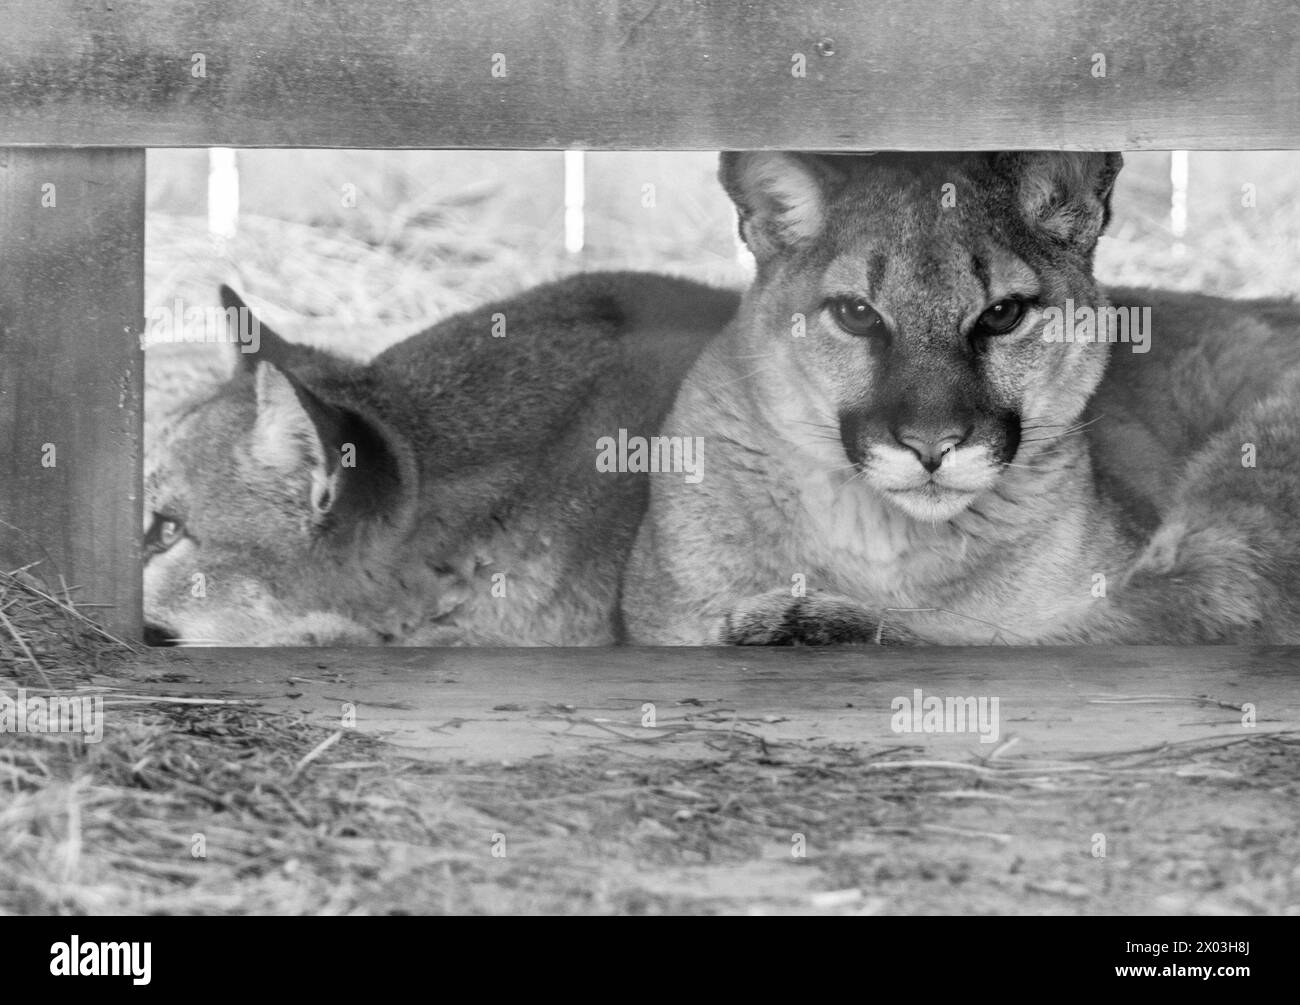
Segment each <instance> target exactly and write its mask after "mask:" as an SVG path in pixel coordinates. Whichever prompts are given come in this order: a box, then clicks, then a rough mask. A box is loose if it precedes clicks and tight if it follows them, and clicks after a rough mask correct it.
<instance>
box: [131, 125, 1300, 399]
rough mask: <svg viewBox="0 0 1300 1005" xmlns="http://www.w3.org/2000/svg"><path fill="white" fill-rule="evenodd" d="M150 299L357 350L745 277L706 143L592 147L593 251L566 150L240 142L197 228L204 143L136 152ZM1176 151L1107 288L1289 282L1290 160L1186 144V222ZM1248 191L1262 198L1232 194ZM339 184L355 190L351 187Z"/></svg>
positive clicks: (1146, 184) (152, 355)
mask: <svg viewBox="0 0 1300 1005" xmlns="http://www.w3.org/2000/svg"><path fill="white" fill-rule="evenodd" d="M148 157H149V159H148V201H147V206H148V211H149V212H148V216H147V233H146V259H147V262H146V286H145V294H146V308H147V310H151V309H152V308H153V307H155V306H157V305H159V304H169V303H171V302H172V300H173V298H175V297H178V296H179V297H181V298H182V299H183V300H184V301H185V303H186V304H187V305H199V306H203V305H208V304H215V303H216V290H217V286H218V285H219V284H220V283H221V282H230V283H232V284H233V285H235V286H237V288H239V289H240V290H241V291H243V292H244V293H246V294H247V295H248V297H249V300H250V303H251V304H253V306H254V307H255V308H256V309H258V310H259V311H260V312H261V314H262V317H263V320H265V321H266V322H267V323H268V324H270V325H271V326H272V327H276V328H278V329H280V330H281V331H282V332H284V333H285V334H287V335H288V336H289V337H291V338H295V339H297V340H300V341H307V342H312V343H314V344H320V345H327V346H330V347H332V348H334V349H336V350H338V351H340V352H344V353H347V354H350V355H354V356H357V357H360V358H365V357H369V356H371V355H373V354H374V353H377V352H379V351H381V350H382V349H384V348H385V347H386V346H388V345H390V344H392V343H393V342H394V341H397V340H399V339H401V338H403V337H405V336H406V335H409V334H412V333H414V332H415V331H418V330H420V329H421V328H423V327H424V326H426V325H428V324H430V323H432V322H433V321H436V320H438V319H440V318H443V317H446V316H447V315H449V314H452V313H454V312H456V311H458V310H462V309H464V308H468V307H470V306H474V305H476V304H479V303H482V302H484V301H486V300H489V299H493V298H499V297H503V296H506V295H509V294H511V293H514V292H516V291H518V290H521V289H524V288H526V287H529V286H532V285H535V284H537V283H539V282H542V281H544V280H547V279H552V278H556V277H558V276H561V275H565V274H568V273H571V272H574V271H580V270H585V269H605V268H637V269H648V270H654V271H659V272H668V273H672V274H675V275H683V276H688V277H692V278H696V279H700V280H703V281H706V282H712V283H715V284H720V285H729V286H743V285H744V284H745V282H746V281H747V280H748V277H749V272H748V269H747V267H746V266H745V265H744V264H742V262H741V260H740V259H739V257H738V256H737V252H736V244H735V236H734V235H735V226H734V222H733V217H732V209H731V205H730V203H729V202H728V200H727V199H726V197H725V195H724V194H723V192H722V190H721V188H720V187H719V185H718V184H717V182H716V180H715V178H714V173H715V170H716V162H717V158H716V155H715V154H711V153H662V152H619V153H588V154H586V155H585V158H584V165H585V167H584V170H585V203H586V205H585V244H584V247H583V249H582V251H581V252H579V253H577V254H572V253H569V252H567V251H566V250H565V242H564V155H563V154H562V153H558V152H530V151H368V150H341V151H327V150H240V151H238V152H237V153H236V157H237V164H238V175H239V186H240V211H239V217H238V230H237V232H236V234H235V235H234V237H233V238H231V239H230V240H229V241H228V242H226V243H225V245H224V246H222V247H218V246H216V245H215V244H214V242H213V241H212V239H211V238H210V237H209V234H208V219H207V193H208V170H209V159H208V152H207V151H206V150H151V151H149V155H148ZM1170 166H1171V155H1170V154H1168V153H1136V154H1129V155H1127V156H1126V166H1125V169H1124V172H1123V173H1122V174H1121V176H1120V180H1119V183H1118V186H1117V189H1116V193H1115V200H1114V218H1113V221H1112V223H1111V227H1110V230H1109V232H1108V234H1107V236H1105V237H1103V238H1102V240H1101V243H1100V245H1099V248H1098V255H1097V265H1098V272H1099V274H1100V276H1101V278H1102V279H1103V281H1104V282H1107V283H1112V284H1127V285H1153V286H1161V287H1166V288H1172V289H1182V290H1200V291H1205V292H1212V293H1219V294H1223V295H1226V296H1234V297H1255V296H1295V295H1296V293H1297V292H1300V271H1298V270H1297V263H1300V152H1292V151H1285V152H1233V153H1216V152H1193V153H1191V154H1190V155H1189V158H1188V184H1187V217H1186V231H1185V233H1184V234H1183V235H1182V236H1181V238H1179V237H1176V236H1175V234H1174V233H1173V231H1172V229H1171V218H1170V207H1171V196H1172V187H1171V182H1170ZM1244 186H1253V198H1254V205H1244V204H1243V203H1244V202H1246V201H1248V200H1246V199H1245V198H1244V195H1245V189H1244ZM349 195H351V196H352V198H349ZM227 364H228V357H227V356H226V354H225V353H222V352H221V351H220V350H219V349H218V348H216V347H212V346H207V347H195V346H176V345H158V346H154V347H151V350H150V352H149V353H148V354H147V357H146V380H147V387H148V393H147V395H146V423H147V424H148V422H149V421H150V418H151V417H153V416H157V415H158V414H159V410H160V409H165V408H167V407H169V406H170V404H172V403H173V402H174V400H175V399H176V398H177V397H183V396H185V395H186V394H187V393H193V391H194V390H195V389H196V387H195V385H196V384H197V383H199V382H206V381H208V380H213V379H217V378H219V377H220V376H221V375H223V374H224V373H225V368H226V366H227Z"/></svg>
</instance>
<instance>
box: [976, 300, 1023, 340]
mask: <svg viewBox="0 0 1300 1005" xmlns="http://www.w3.org/2000/svg"><path fill="white" fill-rule="evenodd" d="M1024 313H1025V303H1024V301H1023V300H1010V299H1008V300H999V301H998V302H997V303H996V304H994V305H993V306H992V307H990V308H988V310H986V311H985V312H984V313H983V314H981V315H980V316H979V319H978V320H977V321H976V322H975V334H977V335H1005V334H1006V333H1007V332H1009V331H1011V329H1012V328H1014V327H1015V326H1016V325H1018V324H1019V323H1020V319H1021V317H1023V316H1024Z"/></svg>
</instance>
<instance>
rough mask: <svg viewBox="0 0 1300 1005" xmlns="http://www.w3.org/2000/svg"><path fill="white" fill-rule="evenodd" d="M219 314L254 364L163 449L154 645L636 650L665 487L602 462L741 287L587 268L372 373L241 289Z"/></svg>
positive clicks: (152, 607)
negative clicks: (653, 490)
mask: <svg viewBox="0 0 1300 1005" xmlns="http://www.w3.org/2000/svg"><path fill="white" fill-rule="evenodd" d="M223 305H224V307H225V309H226V313H227V316H228V317H230V318H231V319H232V321H234V320H237V319H238V320H239V324H238V325H237V326H235V327H237V328H238V329H239V341H240V342H241V348H233V347H232V348H231V349H230V351H231V352H232V353H235V354H236V355H237V356H238V358H239V360H240V363H239V365H238V367H237V370H236V373H235V375H234V376H233V378H232V379H230V380H229V381H228V382H227V383H225V384H224V385H222V386H221V387H220V388H219V389H218V390H217V391H216V393H215V394H212V395H210V396H208V397H205V398H203V399H202V400H200V401H198V402H196V403H194V404H192V405H191V406H190V407H189V408H188V409H187V410H184V411H183V412H182V413H181V414H180V415H179V416H178V417H177V418H175V419H174V421H172V422H171V423H170V424H169V425H167V427H166V428H165V429H163V430H162V431H161V433H160V435H159V436H158V437H157V438H156V443H154V444H153V445H152V446H151V449H150V451H149V452H148V454H147V456H146V462H145V469H146V478H145V501H146V504H145V511H146V521H147V527H146V532H145V552H146V563H145V570H144V579H145V583H144V585H145V620H146V622H147V623H148V625H149V626H150V637H151V638H152V639H154V640H158V641H165V640H169V639H170V640H179V641H183V642H192V643H214V644H224V645H239V644H278V645H313V644H321V645H323V644H328V643H353V644H379V643H385V644H407V645H471V644H479V645H594V644H601V643H609V642H613V641H614V640H615V639H616V637H617V633H618V630H619V623H618V586H619V578H620V575H621V573H622V570H623V566H624V563H625V562H626V559H627V556H628V554H629V552H630V550H631V546H632V542H633V540H634V536H635V534H636V529H637V525H638V522H639V520H640V517H641V514H642V512H643V510H644V508H645V502H646V498H647V489H648V483H647V479H646V478H645V477H644V476H642V475H640V474H638V473H636V471H635V470H628V471H624V470H621V469H619V468H617V467H616V468H613V469H608V468H606V469H602V467H601V466H599V465H598V463H597V458H598V454H599V451H598V443H599V441H600V440H601V439H602V438H612V437H615V436H618V435H619V431H620V430H624V431H628V432H631V433H633V434H635V435H646V434H653V433H654V432H655V431H656V429H657V426H658V424H659V423H660V422H661V421H662V419H663V417H664V414H665V413H666V412H667V410H668V408H669V407H670V406H671V404H672V400H673V396H674V394H675V393H676V390H677V386H678V383H679V382H680V380H681V378H682V376H683V375H684V374H685V372H686V371H687V369H688V368H689V367H690V365H691V363H692V362H693V361H694V359H695V357H696V356H697V355H698V353H699V351H700V350H701V349H702V348H703V346H704V345H705V344H706V343H707V341H708V339H709V338H710V337H711V336H712V335H714V334H716V333H717V332H718V331H719V330H720V329H721V328H722V326H723V325H724V324H725V322H726V321H727V319H728V318H729V317H730V315H731V313H732V312H733V311H734V309H735V306H736V297H735V295H734V294H731V293H726V292H722V291H718V290H713V289H709V288H707V287H704V286H700V285H697V284H695V283H691V282H687V281H684V280H676V279H669V278H665V277H659V276H652V275H639V274H633V273H591V274H587V275H581V276H577V277H574V278H571V279H567V280H563V281H560V282H557V283H553V284H550V285H546V286H542V287H539V288H537V289H533V290H531V291H529V292H527V293H524V294H521V295H519V296H517V297H515V298H514V299H511V300H507V301H505V302H503V303H499V304H490V305H485V306H484V307H482V308H481V309H479V310H475V311H472V312H469V313H466V314H462V315H459V316H457V317H454V318H451V319H449V320H446V321H443V322H442V323H440V324H437V325H435V326H434V327H432V328H430V329H429V330H427V331H425V332H423V333H422V334H419V335H416V336H413V337H412V338H410V339H408V340H406V341H404V342H402V343H400V344H398V345H396V346H394V347H393V348H391V349H389V350H387V351H385V352H383V353H382V354H380V355H379V356H377V357H376V358H375V359H374V360H373V361H372V362H370V363H368V364H364V365H363V364H358V363H354V362H350V361H348V360H345V359H342V358H338V357H336V356H334V355H331V354H329V353H327V352H323V351H320V350H317V349H310V348H306V347H304V346H301V345H295V344H293V343H292V342H289V341H287V340H286V339H284V338H282V337H281V336H279V335H277V334H276V333H275V332H273V331H272V330H270V329H269V328H268V327H266V326H265V325H261V324H260V323H259V322H257V321H256V319H255V318H251V317H249V316H248V315H247V314H246V311H247V308H246V306H245V305H244V304H243V302H242V301H241V300H240V299H239V298H238V296H236V295H235V294H234V293H233V292H232V291H230V290H228V289H226V290H223ZM241 312H245V313H242V314H241ZM251 336H256V337H251ZM254 348H255V349H256V351H255V352H251V351H250V352H245V351H243V350H244V349H254Z"/></svg>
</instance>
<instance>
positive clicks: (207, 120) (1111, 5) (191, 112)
mask: <svg viewBox="0 0 1300 1005" xmlns="http://www.w3.org/2000/svg"><path fill="white" fill-rule="evenodd" d="M0 19H2V20H0V23H3V24H4V31H3V33H0V143H7V144H92V145H139V146H186V145H244V146H346V147H366V146H373V147H483V148H508V147H520V148H557V147H570V146H577V147H588V148H601V149H610V148H635V149H716V148H719V147H735V148H758V147H791V148H825V149H855V148H857V149H873V148H877V149H884V148H915V149H982V148H989V147H998V148H1006V147H1014V148H1030V147H1058V148H1059V147H1071V148H1091V149H1110V148H1127V149H1161V148H1164V149H1169V148H1185V147H1193V148H1196V147H1200V148H1234V149H1251V148H1270V147H1296V146H1300V19H1297V18H1296V16H1295V9H1294V5H1293V4H1292V3H1291V2H1290V0H1247V2H1243V3H1241V4H1237V5H1234V6H1233V7H1232V8H1231V9H1227V8H1225V7H1224V6H1223V5H1222V4H1220V3H1218V2H1217V0H1036V2H1024V0H964V2H956V0H892V2H886V0H812V2H786V3H783V4H780V5H762V4H748V5H745V7H744V8H743V10H741V9H739V8H737V7H736V5H734V4H730V3H720V2H713V3H710V2H708V0H676V2H673V3H665V2H663V0H635V2H628V3H617V4H614V3H606V4H600V5H595V4H589V3H574V2H572V0H532V2H529V3H520V2H518V0H412V2H404V3H401V4H375V3H370V2H368V0H335V2H330V3H293V4H267V3H264V2H262V0H187V2H185V3H177V2H175V0H137V2H134V3H119V4H109V3H102V2H98V0H97V2H94V3H86V2H83V0H2V2H0ZM1098 57H1104V60H1105V65H1104V76H1101V75H1098V70H1099V69H1100V68H1101V66H1100V63H1099V61H1098ZM801 60H802V63H801ZM801 67H802V71H803V75H802V76H798V75H796V73H795V72H792V71H797V70H799V69H800V68H801ZM494 69H495V70H496V75H494ZM502 70H504V74H502ZM200 74H201V75H200Z"/></svg>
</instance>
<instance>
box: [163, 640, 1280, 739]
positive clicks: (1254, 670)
mask: <svg viewBox="0 0 1300 1005" xmlns="http://www.w3.org/2000/svg"><path fill="white" fill-rule="evenodd" d="M158 658H159V666H160V667H165V668H166V670H167V671H168V674H167V678H166V679H167V680H168V681H169V683H167V684H160V685H158V686H157V687H156V688H154V689H153V690H155V691H157V692H158V693H161V694H166V695H177V694H182V693H188V694H195V695H207V696H212V697H223V698H236V697H248V698H253V699H256V700H257V701H258V702H259V703H261V704H263V705H265V706H266V707H267V708H270V709H272V710H276V711H292V712H295V713H301V714H304V715H306V716H307V717H308V718H309V719H310V720H311V721H312V722H314V723H316V724H317V725H321V726H325V727H331V728H334V727H337V726H338V724H339V721H340V716H341V714H342V713H343V711H344V705H345V704H346V703H351V704H352V705H355V713H356V715H355V719H356V727H357V728H358V729H359V730H361V731H363V732H369V733H372V734H378V735H381V736H384V737H386V738H387V739H389V740H391V741H392V742H394V743H396V744H398V745H399V746H402V747H405V748H407V749H408V750H410V751H411V752H412V753H414V754H417V755H418V756H421V757H426V758H430V759H433V760H460V759H465V760H470V761H499V760H501V759H503V758H508V759H514V758H519V757H530V756H535V755H541V754H551V755H557V756H563V755H581V754H588V753H592V752H595V751H598V750H601V749H605V748H607V747H609V745H611V744H613V745H615V746H616V747H620V748H621V749H623V750H627V751H633V752H635V753H637V754H639V755H644V756H647V757H651V756H663V757H707V756H713V755H714V754H716V753H717V747H716V745H717V744H722V748H723V749H725V741H726V738H727V734H728V732H729V731H730V730H733V729H740V730H743V731H745V733H746V734H747V735H748V736H750V737H754V736H758V737H762V738H763V739H764V740H766V741H769V742H772V743H777V744H779V743H781V742H786V741H789V742H805V741H812V742H814V743H818V744H867V745H869V746H879V745H883V746H900V745H906V746H911V747H917V748H920V752H919V753H918V754H917V757H918V758H922V759H924V758H940V759H948V760H969V759H970V758H972V757H987V756H988V754H989V752H990V751H991V750H993V749H995V747H996V743H993V742H981V740H980V739H979V737H978V736H977V735H976V734H975V733H973V732H971V731H966V732H955V733H954V732H946V733H945V732H938V733H935V732H920V733H917V732H901V733H900V732H895V731H894V730H893V728H892V727H891V717H892V715H893V708H892V703H893V701H894V699H895V698H899V697H904V698H908V699H911V698H913V697H914V692H915V690H916V689H917V688H920V689H921V691H922V693H923V696H938V697H941V698H946V697H953V698H958V697H960V698H966V697H974V698H976V699H978V698H979V697H981V696H982V697H985V698H988V699H992V698H997V699H998V732H997V740H998V742H1002V741H1005V740H1007V739H1009V738H1010V737H1012V736H1013V735H1014V736H1015V737H1016V738H1017V741H1018V742H1017V743H1016V744H1015V746H1014V748H1013V749H1010V750H1008V752H1007V754H1006V756H1007V757H1008V758H1010V759H1013V760H1019V759H1027V760H1029V761H1043V760H1056V759H1062V758H1073V757H1090V756H1096V755H1105V754H1114V753H1119V752H1124V751H1132V750H1136V749H1139V748H1146V747H1152V746H1155V745H1158V744H1161V743H1181V742H1184V741H1198V740H1206V741H1208V742H1210V743H1217V742H1220V741H1222V742H1232V741H1236V740H1241V739H1247V738H1249V737H1251V736H1255V735H1258V734H1261V733H1265V732H1277V731H1291V732H1295V731H1297V730H1300V688H1297V687H1296V670H1297V667H1298V666H1300V653H1298V652H1297V650H1295V649H1289V648H1280V647H1279V648H1273V649H1247V648H1243V647H1227V646H1204V647H1190V646H1188V647H1158V646H1135V647H1130V648H1125V647H1119V646H1096V647H1091V648H1089V647H1082V648H1064V647H1062V648H1055V647H1043V648H1037V649H1003V648H980V649H957V648H930V649H878V648H871V647H864V648H836V649H750V648H717V649H671V648H660V649H642V648H631V647H626V648H613V649H498V650H487V649H481V650H473V649H442V650H428V649H426V650H410V649H329V650H325V649H296V650H294V649H290V650H286V649H262V650H250V649H206V650H200V649H186V650H181V651H177V652H174V653H168V654H166V656H163V655H161V654H160V655H159V657H158ZM176 674H184V675H185V676H187V677H188V678H189V681H190V682H189V683H188V684H185V685H178V684H177V682H176V677H175V675H176ZM145 690H146V691H147V690H149V688H148V687H147V686H146V687H145ZM647 702H650V703H653V705H654V715H655V725H654V726H653V727H650V726H646V725H644V723H645V722H646V720H645V718H644V717H645V715H646V711H645V709H644V705H645V703H647ZM1248 703H1249V704H1250V705H1251V706H1253V708H1254V714H1255V719H1256V721H1255V725H1253V726H1247V725H1244V724H1243V714H1244V713H1243V711H1242V707H1243V706H1244V705H1246V704H1248ZM986 707H988V708H991V706H986ZM990 736H991V734H990ZM709 744H714V745H715V747H710V746H709ZM656 751H658V752H660V753H658V754H656Z"/></svg>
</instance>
